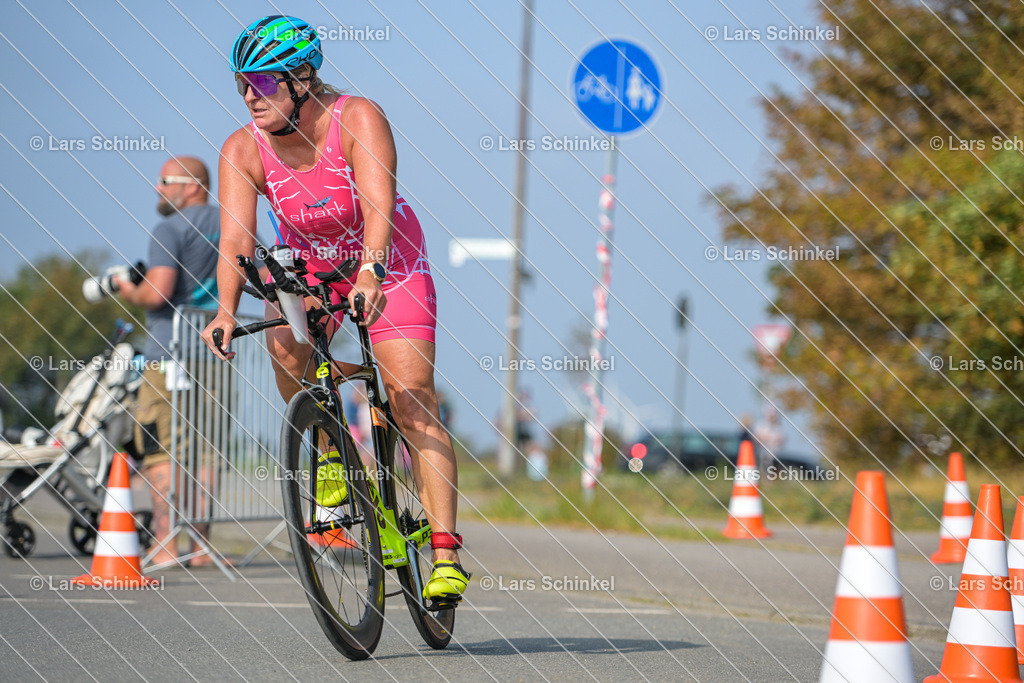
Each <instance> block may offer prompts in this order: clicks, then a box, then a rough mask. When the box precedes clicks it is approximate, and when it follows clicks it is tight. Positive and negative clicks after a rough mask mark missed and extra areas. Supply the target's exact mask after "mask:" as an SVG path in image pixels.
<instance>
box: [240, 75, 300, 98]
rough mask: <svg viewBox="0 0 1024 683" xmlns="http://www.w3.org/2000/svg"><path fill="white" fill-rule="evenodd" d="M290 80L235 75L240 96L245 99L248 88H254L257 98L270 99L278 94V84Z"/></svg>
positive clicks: (265, 76) (264, 76) (266, 76)
mask: <svg viewBox="0 0 1024 683" xmlns="http://www.w3.org/2000/svg"><path fill="white" fill-rule="evenodd" d="M287 80H289V79H287V78H275V77H274V76H271V75H270V74H259V73H257V74H235V85H237V86H238V94H239V95H241V96H243V97H245V90H246V88H248V87H250V86H252V94H253V95H255V96H256V97H270V96H271V95H273V94H274V93H276V92H277V84H278V83H284V82H285V81H287Z"/></svg>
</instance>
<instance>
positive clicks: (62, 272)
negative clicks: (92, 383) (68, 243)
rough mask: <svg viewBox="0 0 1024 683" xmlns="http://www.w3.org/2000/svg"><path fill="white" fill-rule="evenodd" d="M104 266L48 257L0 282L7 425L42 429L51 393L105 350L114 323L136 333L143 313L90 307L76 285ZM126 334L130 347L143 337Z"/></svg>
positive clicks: (87, 256)
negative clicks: (129, 326) (122, 323)
mask: <svg viewBox="0 0 1024 683" xmlns="http://www.w3.org/2000/svg"><path fill="white" fill-rule="evenodd" d="M106 263H107V259H106V258H105V255H104V254H103V253H101V252H95V251H90V252H85V253H82V254H78V255H77V256H76V257H75V258H74V259H73V258H70V257H68V256H66V255H52V256H47V257H44V258H41V259H37V260H36V261H35V262H34V263H32V264H25V265H23V266H21V267H20V268H19V269H18V271H17V273H16V274H15V276H14V277H12V278H9V279H7V280H5V281H3V282H2V283H0V320H3V321H4V322H3V328H2V331H0V388H2V389H3V392H0V400H2V407H3V415H4V422H5V424H7V425H13V424H26V425H32V426H38V427H49V426H51V423H52V422H53V406H54V404H55V402H56V398H57V396H56V393H55V391H54V388H53V387H56V388H57V389H58V390H59V389H62V388H63V387H64V385H65V384H66V383H67V382H68V380H69V379H70V378H71V376H72V375H74V373H75V370H76V369H77V368H76V361H86V360H88V359H89V358H91V357H93V356H95V355H96V354H98V353H101V352H102V351H103V349H104V348H106V345H107V342H106V340H107V339H108V338H109V337H110V335H111V334H112V333H113V331H114V324H115V321H116V320H117V319H118V318H123V319H125V320H128V321H131V322H133V323H134V324H135V325H136V327H137V328H141V322H142V321H144V316H143V314H142V311H141V310H140V309H138V308H135V307H128V306H126V305H125V304H124V302H123V301H121V300H120V299H118V300H114V299H105V300H103V301H101V302H100V303H98V304H90V303H88V302H86V301H85V298H84V297H83V296H82V282H83V281H84V280H85V279H86V278H87V277H89V276H90V275H91V274H100V273H102V272H103V270H104V269H105V268H104V266H105V265H106ZM144 334H145V333H144V332H135V333H133V335H132V337H131V338H130V340H134V339H136V338H138V337H140V336H143V335H144Z"/></svg>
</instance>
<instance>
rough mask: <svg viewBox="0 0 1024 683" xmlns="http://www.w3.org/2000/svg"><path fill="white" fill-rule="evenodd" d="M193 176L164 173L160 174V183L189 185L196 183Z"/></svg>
mask: <svg viewBox="0 0 1024 683" xmlns="http://www.w3.org/2000/svg"><path fill="white" fill-rule="evenodd" d="M197 182H199V181H197V180H196V179H195V178H193V177H191V176H187V175H165V176H160V184H161V185H165V186H166V185H191V184H192V183H197Z"/></svg>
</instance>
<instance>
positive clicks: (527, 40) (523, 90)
mask: <svg viewBox="0 0 1024 683" xmlns="http://www.w3.org/2000/svg"><path fill="white" fill-rule="evenodd" d="M532 49H533V0H524V2H523V36H522V43H521V47H520V52H521V53H522V59H521V60H520V62H519V122H518V126H517V127H516V131H517V139H518V140H526V139H527V135H528V134H529V119H528V116H529V109H530V106H529V100H530V71H531V66H530V62H531V60H530V54H531V52H532ZM519 147H520V149H519V153H518V155H517V156H516V186H515V201H514V202H513V204H512V244H513V245H514V246H515V252H514V253H513V254H512V272H511V276H510V278H509V280H510V282H509V289H510V290H511V291H510V294H509V303H508V320H507V321H506V323H505V324H506V329H507V333H506V335H507V337H508V350H507V351H506V353H505V363H506V365H507V367H508V370H506V371H505V373H506V374H505V397H504V402H503V407H502V410H501V419H502V425H501V427H502V428H501V431H502V438H501V440H500V441H499V442H498V474H499V475H500V476H501V477H503V478H508V477H510V476H512V474H513V473H514V472H515V469H516V461H517V460H518V459H519V457H520V456H521V454H520V453H519V452H518V451H517V450H516V448H515V443H516V416H517V414H518V412H519V411H518V410H517V403H518V395H519V385H518V379H519V378H518V368H517V365H518V363H517V362H516V361H518V360H519V330H520V327H521V325H522V318H521V317H520V315H519V309H520V292H521V291H522V284H523V241H524V240H523V222H524V220H525V214H526V149H525V147H526V145H519Z"/></svg>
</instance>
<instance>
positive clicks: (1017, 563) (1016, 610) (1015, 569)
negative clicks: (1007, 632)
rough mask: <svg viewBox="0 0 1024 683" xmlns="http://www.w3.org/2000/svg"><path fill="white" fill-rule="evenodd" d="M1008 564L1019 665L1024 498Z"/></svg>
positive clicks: (1023, 618) (1023, 627)
mask: <svg viewBox="0 0 1024 683" xmlns="http://www.w3.org/2000/svg"><path fill="white" fill-rule="evenodd" d="M1006 560H1007V562H1006V564H1007V566H1008V568H1009V570H1010V602H1011V603H1012V604H1013V631H1014V634H1015V635H1016V637H1017V663H1018V664H1024V496H1021V497H1020V498H1018V499H1017V514H1016V515H1014V517H1013V529H1011V530H1010V542H1009V543H1007V550H1006Z"/></svg>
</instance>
